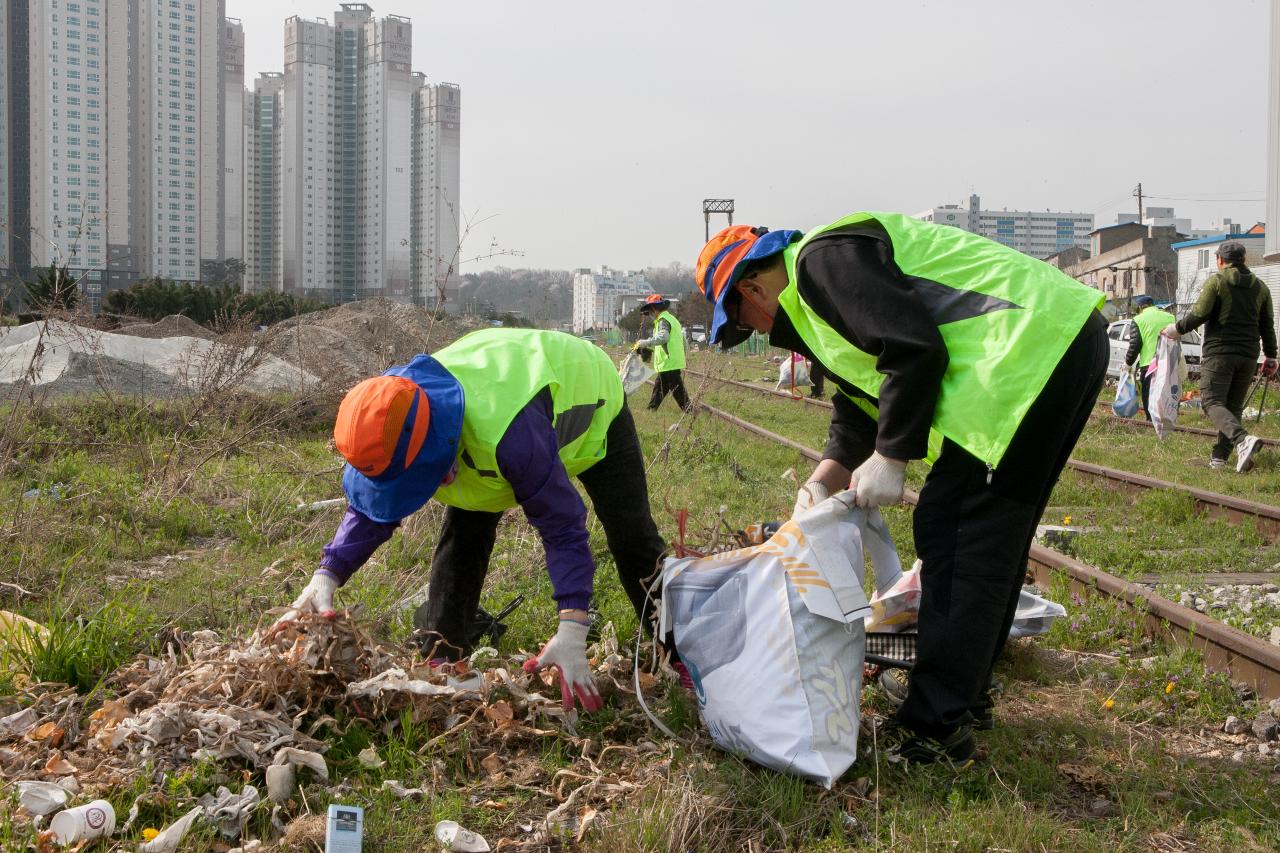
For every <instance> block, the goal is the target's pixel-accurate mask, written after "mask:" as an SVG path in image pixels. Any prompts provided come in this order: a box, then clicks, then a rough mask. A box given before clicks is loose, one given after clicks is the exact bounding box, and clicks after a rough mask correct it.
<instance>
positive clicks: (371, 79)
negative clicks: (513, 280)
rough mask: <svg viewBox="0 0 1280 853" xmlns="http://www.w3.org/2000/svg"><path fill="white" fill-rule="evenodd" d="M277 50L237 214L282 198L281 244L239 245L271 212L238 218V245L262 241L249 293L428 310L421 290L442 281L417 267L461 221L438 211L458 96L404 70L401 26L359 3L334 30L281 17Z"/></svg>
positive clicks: (264, 234) (404, 22)
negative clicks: (278, 74)
mask: <svg viewBox="0 0 1280 853" xmlns="http://www.w3.org/2000/svg"><path fill="white" fill-rule="evenodd" d="M284 47H285V62H284V74H283V76H282V78H281V81H280V85H279V91H278V92H275V89H274V85H275V84H274V83H272V84H269V85H265V86H260V88H259V89H258V90H255V95H254V103H255V109H254V122H255V129H254V130H253V131H251V132H250V134H249V137H250V139H251V142H250V143H249V144H248V145H247V146H246V150H252V152H253V153H252V156H251V157H250V158H249V159H248V161H247V166H246V171H247V173H248V176H247V182H248V185H249V186H251V187H253V189H252V191H250V192H247V194H246V203H247V204H249V206H250V207H253V205H255V204H267V203H268V200H277V204H278V207H277V208H276V209H278V215H279V228H278V238H277V237H276V232H274V231H272V230H267V231H261V232H259V233H258V234H256V235H253V236H249V235H248V231H250V230H251V226H250V225H249V224H248V222H249V219H252V217H253V216H259V217H261V216H266V217H271V216H274V215H275V214H274V213H273V210H272V208H266V209H265V210H264V211H263V212H262V213H260V214H259V213H251V214H250V217H249V219H247V220H246V233H247V236H246V241H247V242H252V241H255V240H256V241H257V243H258V245H257V247H256V248H253V247H247V249H246V254H247V255H249V254H251V255H252V256H253V257H254V259H255V262H254V264H253V265H252V266H254V267H255V270H254V271H253V272H252V286H253V287H255V288H277V289H280V290H284V291H286V292H289V293H295V294H298V295H306V296H313V297H316V298H320V299H324V300H326V301H335V302H347V301H351V300H353V299H363V298H367V297H372V296H386V297H389V298H391V299H395V300H398V301H403V302H417V303H419V304H435V302H436V299H435V294H434V288H433V286H431V285H429V284H424V282H426V281H428V280H433V281H434V280H440V281H444V280H446V279H447V278H448V276H447V274H445V275H437V274H436V273H435V272H434V262H433V267H432V270H433V271H432V272H427V271H426V267H425V266H423V265H421V264H420V263H419V261H420V259H422V258H423V257H435V256H439V255H440V251H439V250H438V248H437V244H438V243H440V242H442V241H443V242H448V241H453V242H454V243H456V241H457V237H456V230H457V229H456V216H455V217H451V218H450V219H448V220H444V219H443V218H442V217H441V215H440V213H439V211H438V210H437V209H434V208H438V207H441V206H444V207H448V208H452V209H453V210H455V211H456V208H457V198H458V175H457V172H458V163H459V158H458V139H459V124H460V103H461V95H460V91H459V89H458V87H457V86H452V85H450V84H441V86H432V85H429V84H427V83H426V82H425V78H424V77H423V76H422V75H421V74H415V73H413V72H412V70H411V65H410V61H411V52H412V24H411V22H410V21H409V19H407V18H402V17H399V16H396V15H389V16H387V17H385V18H375V17H374V14H373V9H372V7H370V6H369V5H367V4H365V3H344V4H342V5H341V8H340V9H339V10H338V12H337V13H336V15H335V16H334V21H333V23H332V24H331V23H329V22H328V21H326V20H324V19H304V18H300V17H297V16H295V17H291V18H289V19H288V20H286V21H285V33H284ZM268 79H270V78H268ZM259 83H260V84H261V83H262V79H260V81H259ZM441 92H443V93H444V94H443V95H441V94H440V93H441ZM273 93H274V94H273ZM442 98H443V101H441V99H442ZM273 110H274V111H275V112H274V113H273V112H272V111H273ZM268 113H269V114H270V115H269V116H268V115H267V114H268ZM268 118H269V121H268ZM431 124H434V125H435V126H434V127H425V126H424V125H431ZM268 125H269V129H270V131H271V133H270V134H268V133H267V130H268ZM255 169H256V170H258V171H257V172H256V173H255V172H254V170H255ZM427 171H430V172H431V174H427ZM268 184H270V186H268ZM444 193H447V194H449V195H448V198H447V200H445V201H441V196H442V194H444ZM442 229H443V230H448V229H452V230H451V231H450V232H449V233H443V231H442ZM272 240H275V241H276V242H275V243H274V244H273V245H271V246H268V245H266V244H267V243H268V242H270V241H272ZM453 254H454V253H452V252H451V253H450V259H452V256H453ZM275 258H278V259H279V273H278V274H276V273H274V272H273V270H274V266H272V264H273V263H274V262H275V261H274V259H275ZM268 259H272V262H271V263H268ZM454 266H455V267H456V264H454ZM445 272H446V273H447V266H446V268H445ZM455 298H456V286H455Z"/></svg>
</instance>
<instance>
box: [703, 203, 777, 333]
mask: <svg viewBox="0 0 1280 853" xmlns="http://www.w3.org/2000/svg"><path fill="white" fill-rule="evenodd" d="M801 236H802V234H801V232H799V231H793V230H783V231H770V230H769V229H768V228H765V227H763V226H752V225H730V226H729V227H728V228H725V229H723V230H722V231H720V232H719V233H717V234H716V235H715V236H713V237H712V238H711V239H710V240H708V241H707V244H706V245H705V246H703V247H702V251H701V252H700V253H698V264H697V266H696V267H695V269H694V273H693V276H694V281H695V282H696V283H697V285H698V289H699V290H701V291H702V295H703V296H705V297H706V298H707V301H708V302H711V303H712V304H714V305H715V310H714V311H713V312H712V316H711V334H710V339H711V343H713V344H720V346H721V347H723V348H725V349H728V348H729V347H732V346H736V345H737V344H739V343H741V342H742V341H744V340H746V338H747V337H748V336H750V334H751V332H750V330H744V329H742V328H740V327H739V326H738V324H737V323H735V322H733V321H732V320H730V319H729V315H728V313H727V311H726V310H725V298H726V297H727V296H728V295H729V294H730V293H731V292H732V291H733V290H734V285H735V284H737V283H738V279H739V278H741V277H742V271H743V270H744V269H745V268H746V263H747V262H748V261H756V260H760V259H761V258H767V257H769V256H770V255H774V254H777V253H778V252H781V251H782V250H783V249H785V248H787V246H789V245H791V244H792V243H794V242H795V241H796V240H799V239H800V237H801Z"/></svg>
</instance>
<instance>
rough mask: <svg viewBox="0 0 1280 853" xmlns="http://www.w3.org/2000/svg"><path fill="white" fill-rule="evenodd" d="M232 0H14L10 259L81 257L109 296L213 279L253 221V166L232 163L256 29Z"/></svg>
mask: <svg viewBox="0 0 1280 853" xmlns="http://www.w3.org/2000/svg"><path fill="white" fill-rule="evenodd" d="M224 10H225V2H224V0H8V2H5V3H3V4H0V54H2V55H0V118H2V119H3V126H2V127H0V221H2V223H3V226H4V228H5V234H6V237H5V238H4V239H2V240H0V269H9V268H12V269H13V270H15V271H17V273H18V274H23V273H25V272H26V270H27V268H28V266H31V265H33V266H44V265H47V264H51V263H55V264H58V265H65V266H66V267H67V268H68V270H69V271H71V272H72V274H73V275H74V276H75V277H77V278H78V279H80V280H81V282H82V289H83V291H84V293H85V295H86V297H87V298H88V303H89V304H90V306H92V307H95V308H96V307H97V306H98V304H99V302H100V300H101V298H102V296H103V295H104V293H105V292H106V291H108V290H110V289H112V288H115V287H125V286H128V285H129V284H132V283H133V282H134V281H136V280H138V279H140V278H145V277H148V276H164V277H166V278H173V279H178V280H182V281H197V280H200V279H201V278H202V266H203V264H204V263H205V262H208V261H218V260H223V259H224V258H226V257H227V250H228V246H227V243H226V239H225V234H226V231H227V227H228V223H227V218H228V216H230V217H231V219H232V223H231V224H232V226H233V229H232V230H233V232H234V233H235V234H241V233H243V225H242V224H237V223H236V222H235V218H236V217H237V216H240V215H241V212H242V210H243V203H242V201H241V200H240V195H241V193H240V192H238V191H234V190H233V191H230V192H229V191H228V190H227V185H228V183H230V184H231V185H232V186H233V187H234V186H235V185H236V184H237V183H238V182H239V178H238V177H237V176H236V175H235V174H232V175H231V177H230V178H229V177H228V173H227V171H226V170H227V168H228V160H227V149H228V148H231V149H232V160H231V165H230V168H231V169H232V170H233V173H234V170H236V169H239V168H240V162H239V160H238V157H239V156H240V154H239V152H240V151H241V150H242V143H239V142H237V141H236V140H237V139H239V138H240V135H239V128H238V125H239V119H238V116H239V112H238V110H239V109H242V108H243V107H242V106H238V105H237V104H236V103H235V97H236V95H235V94H234V93H240V92H242V90H243V81H242V80H241V79H240V78H242V77H243V65H244V59H243V42H244V39H243V32H242V30H241V29H240V26H239V22H235V21H227V20H225V18H224V17H223V13H224ZM231 80H234V81H236V82H235V85H234V93H233V94H232V95H231V97H225V95H226V94H227V90H228V81H231ZM239 97H241V98H243V95H242V94H241V95H239ZM228 109H234V110H237V112H236V113H235V114H236V116H237V119H236V124H237V129H236V134H235V136H234V138H233V136H232V134H230V133H228V132H227V131H226V122H225V115H226V111H227V110H228ZM229 207H230V213H228V209H229ZM232 248H233V249H234V248H236V247H235V244H234V243H233V245H232Z"/></svg>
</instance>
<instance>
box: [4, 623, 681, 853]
mask: <svg viewBox="0 0 1280 853" xmlns="http://www.w3.org/2000/svg"><path fill="white" fill-rule="evenodd" d="M605 635H606V639H605V640H602V641H601V643H599V644H597V646H596V647H595V650H594V658H593V664H594V666H595V669H596V678H597V683H598V684H599V686H600V688H601V690H602V692H604V693H606V694H613V695H615V696H617V695H618V694H632V693H633V689H632V686H631V681H632V671H631V662H630V660H629V659H627V658H625V657H623V656H622V655H621V654H619V653H618V649H617V641H616V638H614V637H613V635H612V630H611V628H609V629H608V630H606V632H605ZM642 684H643V685H644V687H645V689H646V690H648V689H650V688H653V687H655V686H656V685H657V679H655V678H654V677H653V676H650V675H647V674H642ZM109 686H110V687H111V688H112V690H113V691H115V693H116V697H117V698H113V699H108V700H107V701H105V702H103V703H102V704H101V705H100V706H98V707H97V708H96V710H93V711H92V712H91V713H90V712H89V707H88V706H87V705H86V699H85V697H83V696H80V695H77V694H76V693H74V692H73V691H71V690H70V689H61V688H60V687H59V686H55V685H48V684H39V685H29V686H28V687H27V688H25V689H24V690H23V691H22V692H21V695H20V696H18V697H15V698H16V699H17V700H18V702H19V704H20V705H23V706H25V707H23V708H22V709H21V710H18V711H16V712H13V713H9V714H8V716H4V717H0V770H2V771H3V775H4V777H5V779H6V780H10V781H12V782H17V781H20V780H36V781H44V782H53V783H57V784H60V785H62V786H63V787H65V788H67V789H68V790H69V791H72V792H83V793H85V794H92V793H94V792H98V791H101V792H106V791H109V790H111V789H120V788H122V787H124V786H129V785H134V784H136V783H137V782H139V781H140V779H139V777H142V776H144V775H148V776H149V778H147V779H146V780H145V782H146V784H145V785H144V787H149V788H158V787H159V786H160V785H161V784H162V781H163V778H164V776H165V774H170V773H174V772H178V771H181V770H182V769H183V768H186V767H188V766H190V765H191V764H193V763H194V762H197V761H200V760H216V761H219V762H222V763H223V764H224V765H227V766H239V767H243V768H245V769H247V770H250V771H251V772H255V771H256V772H266V778H267V783H268V787H269V788H270V787H271V784H272V781H273V779H272V773H271V771H272V770H273V769H277V768H278V767H279V766H280V765H283V764H286V763H287V764H291V765H298V766H302V765H305V766H310V767H312V769H313V770H315V771H316V776H317V778H319V779H322V780H324V781H329V779H330V777H329V769H328V766H327V765H326V763H325V760H324V758H323V757H322V756H321V755H320V753H323V752H324V751H325V750H326V748H327V744H326V743H325V741H324V738H325V737H327V736H330V735H336V734H340V733H341V731H342V724H340V723H339V722H338V721H339V720H340V719H341V720H344V721H347V723H346V725H351V724H352V722H353V721H361V722H362V723H363V724H366V725H368V726H370V727H371V728H374V729H376V730H381V731H382V732H384V733H386V734H391V733H392V732H394V730H395V729H396V727H397V726H399V725H401V723H402V721H404V720H410V721H411V722H412V724H413V725H414V726H415V728H416V729H418V730H419V731H422V730H424V729H423V727H425V730H426V731H427V732H429V733H430V735H431V738H430V740H429V741H428V742H427V743H426V744H425V745H424V746H423V747H422V748H421V749H419V754H420V755H422V756H423V759H422V761H423V766H424V770H425V771H426V773H427V776H426V777H425V778H426V779H427V780H429V781H430V782H431V784H430V785H429V786H428V787H427V789H425V790H424V789H423V788H412V787H406V786H404V785H401V784H400V783H399V782H398V781H394V780H388V781H387V782H386V783H385V785H384V787H386V788H387V789H388V790H391V791H393V792H394V793H395V794H396V795H397V796H402V797H411V796H424V795H426V794H427V793H428V792H429V791H430V790H432V789H433V788H435V787H436V786H442V787H446V788H454V787H457V785H458V784H459V779H458V778H456V774H455V777H454V778H452V779H451V778H448V777H449V774H448V773H445V772H444V766H445V765H444V762H443V761H442V760H441V758H442V757H443V758H449V759H450V764H452V765H454V766H462V767H465V768H466V770H467V773H464V774H463V780H462V783H463V784H467V783H468V780H467V775H468V773H470V774H474V776H475V777H476V778H475V779H474V780H471V782H470V783H471V784H475V785H476V787H477V788H478V789H483V791H484V793H485V794H486V796H488V797H493V796H497V795H499V794H500V793H501V792H502V791H503V789H507V790H508V791H510V792H513V793H514V792H524V795H526V796H527V794H528V793H529V792H536V793H541V794H543V795H544V797H545V798H546V800H547V802H548V805H547V806H546V807H545V810H544V811H543V812H542V813H541V816H540V818H539V819H536V820H530V821H527V822H526V823H524V824H522V827H523V828H522V829H520V830H519V831H518V833H517V834H519V835H522V836H523V837H522V838H521V843H522V844H523V843H530V844H533V843H535V841H536V840H537V839H541V842H538V843H545V841H546V839H547V838H548V837H549V835H548V833H550V834H563V833H565V832H568V833H570V834H574V833H577V832H578V831H579V830H583V829H585V827H584V826H583V825H582V824H583V820H584V817H583V816H584V815H588V814H590V815H591V816H592V818H591V819H590V820H587V821H586V822H587V823H588V824H589V823H590V822H591V820H594V815H595V814H596V812H597V810H598V809H600V808H604V807H606V806H608V805H609V804H611V803H615V802H617V801H620V800H621V799H623V798H625V797H627V796H628V795H629V794H631V793H632V792H634V791H638V790H640V789H641V788H642V787H644V786H645V785H646V784H647V782H648V781H655V782H656V781H657V780H658V779H659V778H660V777H661V772H662V765H663V762H665V761H666V760H668V759H669V758H670V756H669V754H668V753H667V752H666V751H665V750H662V749H659V748H658V747H657V746H656V744H653V743H651V742H649V741H647V740H645V739H644V738H645V737H647V734H648V727H647V724H646V723H645V722H644V720H643V718H642V716H641V713H640V711H639V708H638V707H637V705H636V703H635V702H634V700H632V701H627V700H626V699H625V698H623V697H621V696H619V697H618V699H617V700H616V701H615V703H614V704H615V705H617V706H620V707H621V708H622V710H621V711H620V713H619V714H618V715H617V719H616V720H615V721H614V722H613V723H611V725H610V726H609V728H608V731H607V732H605V733H604V734H603V735H602V737H603V738H604V740H605V743H606V744H608V745H607V746H604V748H603V749H602V748H601V746H600V745H599V744H597V743H594V742H593V741H592V740H590V739H586V738H580V737H578V735H577V733H576V731H575V727H574V723H575V720H576V716H575V712H573V711H565V710H563V708H562V707H561V704H560V701H559V699H558V696H557V694H558V692H559V691H558V689H556V688H555V687H554V682H552V681H551V676H550V675H529V674H526V673H525V672H523V671H522V670H521V669H520V668H519V667H518V666H516V665H514V663H509V664H508V665H507V666H498V667H495V668H493V669H490V670H486V671H478V670H473V671H467V670H466V669H465V667H463V668H462V669H461V670H460V671H458V672H454V673H443V672H440V671H437V670H432V669H431V668H430V667H429V666H428V665H427V664H425V663H424V662H422V661H421V659H420V658H418V657H417V656H416V653H410V652H408V651H401V650H398V649H393V648H389V647H387V646H385V645H382V644H380V643H378V642H377V641H375V640H374V639H373V638H372V637H371V636H370V634H369V633H368V631H367V630H366V629H365V627H364V625H363V624H362V623H361V622H360V621H359V620H358V619H353V618H345V619H339V620H336V621H329V620H325V619H321V618H319V617H315V616H304V617H302V618H301V619H300V620H299V621H298V622H296V623H292V624H291V625H288V626H286V627H285V628H284V629H283V630H282V631H281V632H279V633H278V634H275V635H274V636H263V635H254V636H253V637H251V638H250V639H248V640H241V641H232V642H222V641H220V640H219V639H218V638H217V636H216V635H215V634H214V633H213V632H211V631H201V632H196V633H195V634H193V635H184V634H180V633H175V634H174V637H173V639H172V640H171V641H169V642H168V643H167V644H166V652H165V654H164V655H163V656H161V657H140V658H138V659H136V660H135V661H133V662H132V663H131V664H129V665H128V666H126V667H125V668H123V669H121V670H119V671H118V672H117V673H115V675H114V676H113V677H112V678H111V680H110V681H109ZM0 701H3V700H0ZM12 707H13V706H12V705H10V706H7V707H6V706H5V705H0V713H4V712H7V711H9V710H11V708H12ZM558 737H564V738H566V739H567V740H568V742H569V744H570V745H571V748H572V749H573V750H575V751H579V752H580V754H581V758H580V760H578V761H576V762H574V763H572V764H571V765H570V766H569V767H567V768H565V769H562V770H560V771H559V772H557V773H556V774H555V775H554V776H551V777H550V778H547V772H546V771H545V770H544V769H543V768H542V766H541V763H540V760H539V759H540V755H541V751H542V750H541V749H540V748H539V747H538V744H539V743H541V742H545V740H546V739H547V738H558ZM610 754H611V755H612V758H611V760H610V761H609V762H606V761H605V760H604V758H605V756H606V755H610ZM610 768H612V769H610ZM290 780H291V781H292V770H291V771H290ZM334 781H340V780H334ZM287 796H288V795H287V793H286V794H285V797H284V798H285V799H287ZM281 801H283V800H281ZM255 802H256V800H255ZM264 805H265V801H264ZM273 818H274V815H273Z"/></svg>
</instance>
